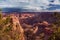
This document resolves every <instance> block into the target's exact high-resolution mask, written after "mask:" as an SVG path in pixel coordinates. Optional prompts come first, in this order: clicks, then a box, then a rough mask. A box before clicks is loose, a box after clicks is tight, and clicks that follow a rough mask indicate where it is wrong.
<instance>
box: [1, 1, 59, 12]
mask: <svg viewBox="0 0 60 40" xmlns="http://www.w3.org/2000/svg"><path fill="white" fill-rule="evenodd" d="M0 8H22V9H32V10H38V11H40V10H48V11H50V10H51V11H52V10H53V11H55V10H58V11H59V10H60V0H0Z"/></svg>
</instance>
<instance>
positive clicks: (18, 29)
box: [10, 14, 25, 40]
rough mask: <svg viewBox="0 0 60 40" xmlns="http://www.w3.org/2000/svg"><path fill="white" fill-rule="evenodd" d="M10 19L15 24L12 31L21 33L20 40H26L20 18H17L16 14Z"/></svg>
mask: <svg viewBox="0 0 60 40" xmlns="http://www.w3.org/2000/svg"><path fill="white" fill-rule="evenodd" d="M10 18H11V19H12V24H13V27H12V31H15V32H17V33H19V35H20V36H19V37H20V38H19V40H25V39H24V30H23V28H22V26H21V25H20V22H19V19H18V17H16V16H15V15H14V14H11V15H10Z"/></svg>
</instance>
